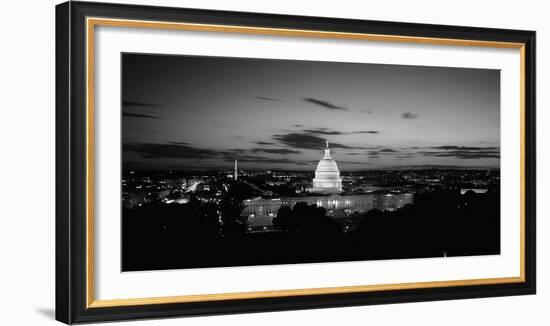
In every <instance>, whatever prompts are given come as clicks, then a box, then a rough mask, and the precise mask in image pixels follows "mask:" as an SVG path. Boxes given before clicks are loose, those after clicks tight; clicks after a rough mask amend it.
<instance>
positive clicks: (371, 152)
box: [368, 148, 399, 157]
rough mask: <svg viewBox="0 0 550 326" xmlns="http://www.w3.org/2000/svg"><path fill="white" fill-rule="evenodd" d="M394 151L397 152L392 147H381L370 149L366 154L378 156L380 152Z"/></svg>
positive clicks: (391, 152) (388, 152)
mask: <svg viewBox="0 0 550 326" xmlns="http://www.w3.org/2000/svg"><path fill="white" fill-rule="evenodd" d="M394 153H399V151H397V150H395V149H393V148H381V149H375V150H370V151H369V152H368V154H369V155H370V156H377V157H378V156H379V155H380V154H394Z"/></svg>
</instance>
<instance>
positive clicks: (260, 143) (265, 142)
mask: <svg viewBox="0 0 550 326" xmlns="http://www.w3.org/2000/svg"><path fill="white" fill-rule="evenodd" d="M254 143H256V144H258V145H275V143H272V142H268V141H256V142H254Z"/></svg>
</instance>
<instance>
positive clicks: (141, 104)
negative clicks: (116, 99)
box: [122, 100, 160, 107]
mask: <svg viewBox="0 0 550 326" xmlns="http://www.w3.org/2000/svg"><path fill="white" fill-rule="evenodd" d="M122 106H134V107H160V105H158V104H154V103H147V102H136V101H126V100H124V101H122Z"/></svg>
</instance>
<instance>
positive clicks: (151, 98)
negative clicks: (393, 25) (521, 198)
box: [122, 53, 500, 171]
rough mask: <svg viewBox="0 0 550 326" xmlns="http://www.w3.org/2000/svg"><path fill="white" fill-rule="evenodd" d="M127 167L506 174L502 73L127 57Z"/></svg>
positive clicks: (124, 104) (124, 61)
mask: <svg viewBox="0 0 550 326" xmlns="http://www.w3.org/2000/svg"><path fill="white" fill-rule="evenodd" d="M122 99H123V102H122V115H123V122H122V126H123V130H122V142H123V168H125V169H201V168H203V169H215V168H229V167H231V166H232V165H233V161H234V160H235V159H238V160H239V166H240V167H242V168H249V169H256V168H258V169H263V168H265V169H289V170H312V171H313V170H314V169H315V166H316V164H317V162H318V160H319V159H320V158H321V157H322V156H323V150H322V148H323V147H324V145H325V140H328V141H329V143H330V146H331V148H332V153H333V157H334V158H335V160H336V161H337V162H338V165H339V167H340V170H341V171H346V170H361V169H374V168H386V167H387V168H399V167H411V166H418V167H421V166H428V165H429V166H435V165H437V166H457V167H480V168H487V167H493V168H494V167H499V162H500V159H499V157H500V113H499V111H500V71H498V70H491V69H465V68H447V67H419V66H403V65H379V64H359V63H338V62H314V61H297V60H271V59H249V58H227V57H205V56H180V55H146V54H130V53H124V54H123V55H122Z"/></svg>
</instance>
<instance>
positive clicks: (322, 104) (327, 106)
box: [303, 97, 348, 111]
mask: <svg viewBox="0 0 550 326" xmlns="http://www.w3.org/2000/svg"><path fill="white" fill-rule="evenodd" d="M303 100H304V102H307V103H312V104H315V105H318V106H320V107H323V108H325V109H329V110H342V111H347V110H348V109H347V108H345V107H343V106H339V105H335V104H333V103H330V102H327V101H323V100H319V99H316V98H313V97H305V98H303Z"/></svg>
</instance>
